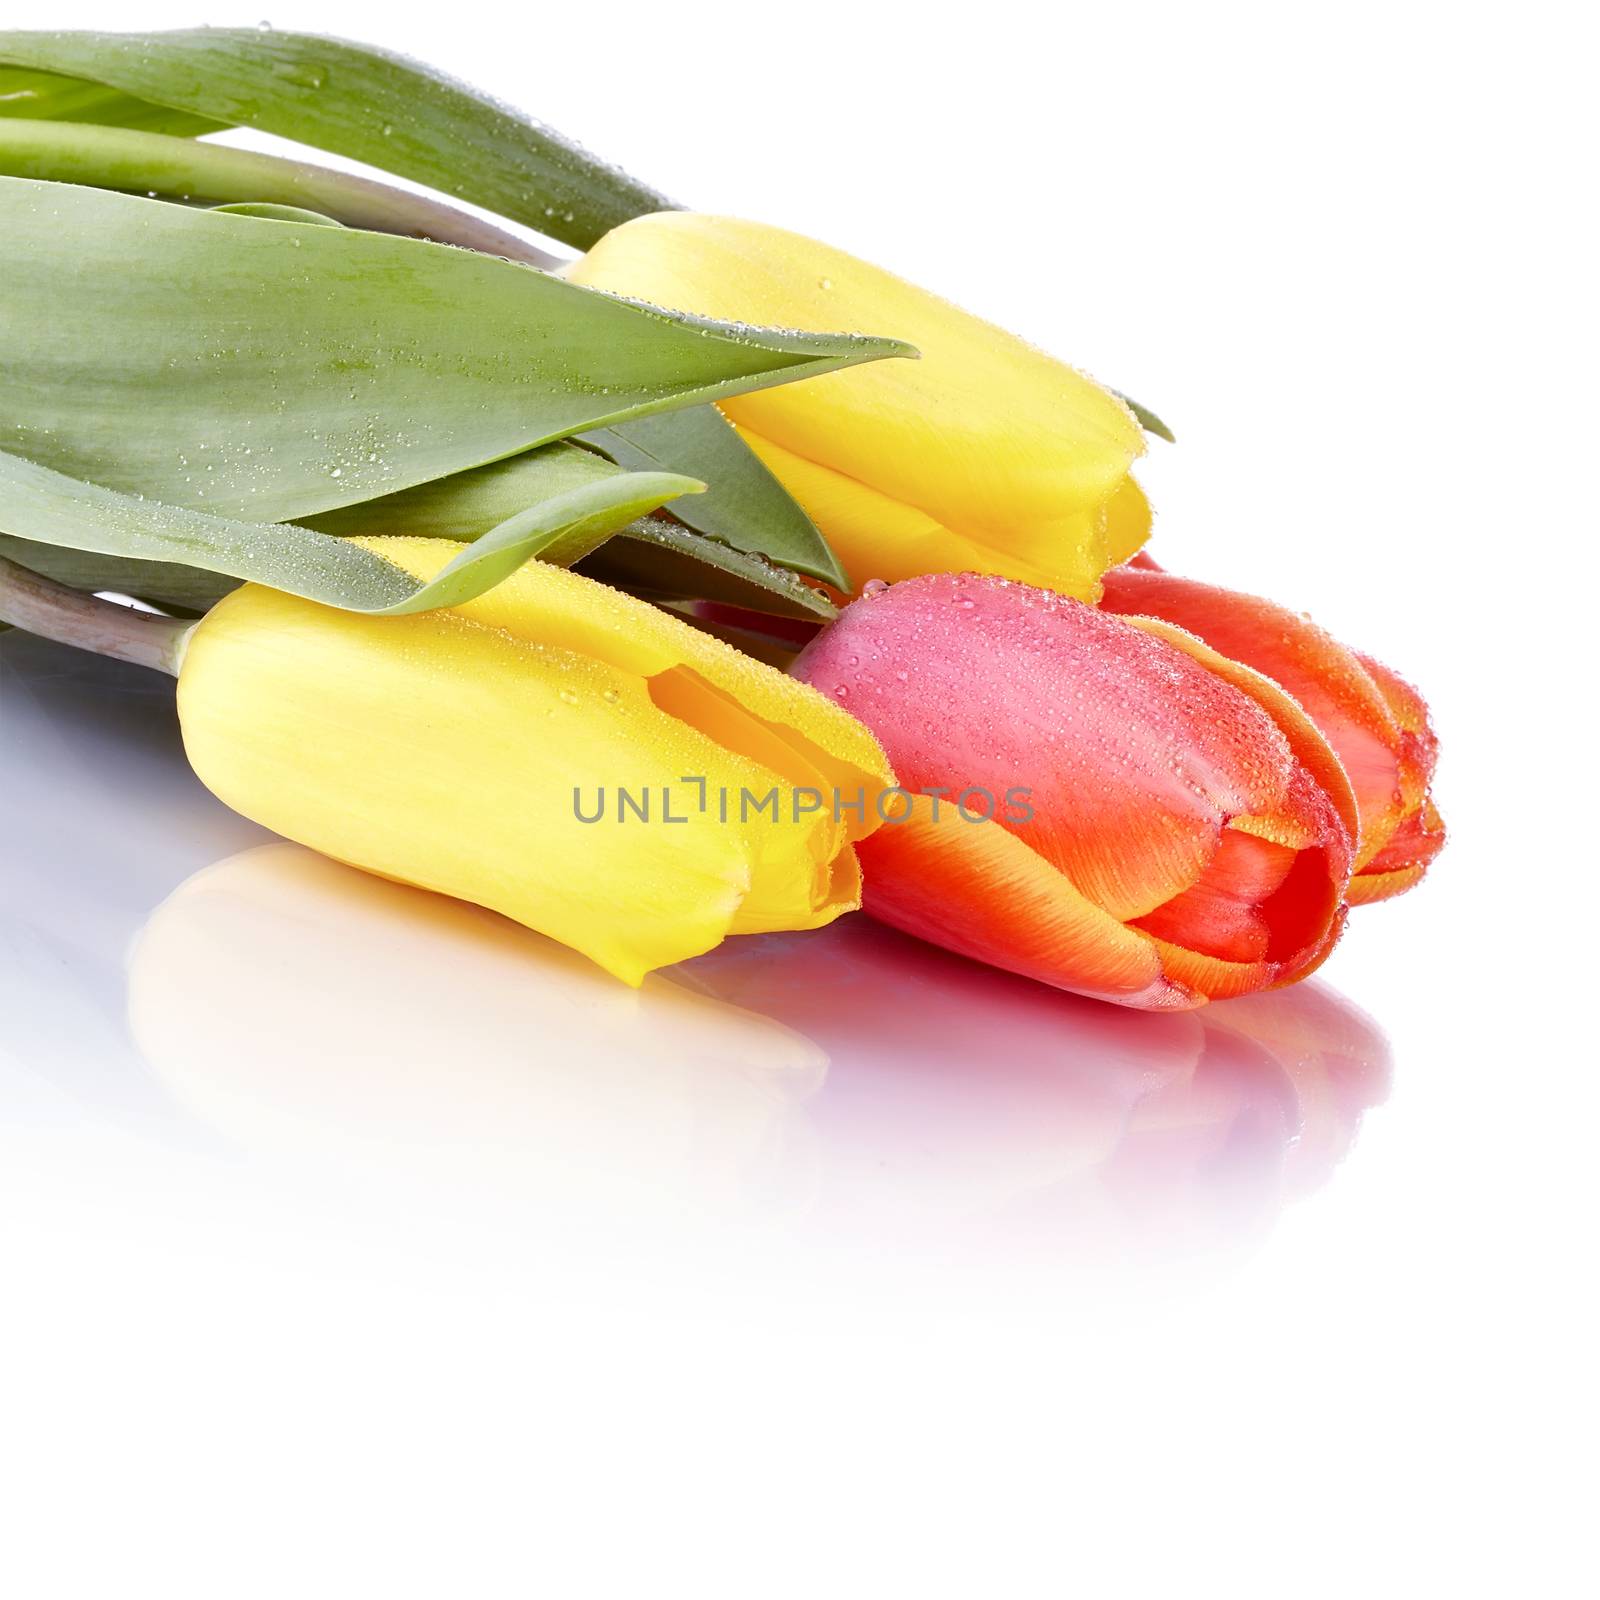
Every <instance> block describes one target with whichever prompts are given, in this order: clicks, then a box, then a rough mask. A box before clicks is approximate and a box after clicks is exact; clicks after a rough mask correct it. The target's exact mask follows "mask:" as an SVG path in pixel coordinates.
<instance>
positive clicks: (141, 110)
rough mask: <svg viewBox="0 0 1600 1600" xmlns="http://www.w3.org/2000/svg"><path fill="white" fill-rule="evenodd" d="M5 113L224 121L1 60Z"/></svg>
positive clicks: (211, 127) (204, 128)
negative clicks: (152, 103) (4, 63)
mask: <svg viewBox="0 0 1600 1600" xmlns="http://www.w3.org/2000/svg"><path fill="white" fill-rule="evenodd" d="M0 117H37V118H39V119H41V120H50V121H66V122H95V123H105V124H108V125H110V126H113V127H119V128H149V129H150V130H152V131H153V132H157V133H172V134H195V133H215V132H217V131H218V130H219V129H220V128H222V127H223V126H224V124H223V123H220V122H212V121H211V120H210V119H209V118H207V117H196V116H193V115H191V114H190V113H189V112H187V111H174V110H173V109H172V108H171V107H170V106H154V105H151V104H150V103H149V102H148V101H147V100H136V99H134V97H133V96H132V95H126V94H123V93H122V92H121V91H120V90H118V89H111V88H108V87H107V86H106V85H105V84H103V83H91V82H89V81H87V80H86V79H83V78H68V77H63V76H62V75H61V74H60V73H56V72H35V71H33V70H32V69H31V68H28V67H7V66H0Z"/></svg>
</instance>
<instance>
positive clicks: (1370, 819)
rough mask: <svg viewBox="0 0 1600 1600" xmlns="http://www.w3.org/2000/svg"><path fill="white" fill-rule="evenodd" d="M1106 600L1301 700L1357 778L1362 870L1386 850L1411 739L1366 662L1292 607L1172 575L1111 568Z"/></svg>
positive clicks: (1400, 813)
mask: <svg viewBox="0 0 1600 1600" xmlns="http://www.w3.org/2000/svg"><path fill="white" fill-rule="evenodd" d="M1100 603H1101V605H1102V607H1103V608H1104V609H1106V610H1109V611H1115V612H1116V613H1117V614H1118V615H1124V616H1126V615H1130V614H1138V615H1142V616H1150V617H1159V618H1161V619H1162V620H1164V621H1167V622H1171V623H1174V624H1176V625H1177V626H1178V627H1180V628H1183V629H1185V630H1186V631H1188V632H1189V633H1192V634H1195V635H1197V636H1198V637H1199V638H1201V639H1204V640H1205V641H1206V643H1207V644H1209V645H1211V646H1212V647H1213V648H1214V649H1216V650H1218V651H1220V652H1221V653H1222V654H1223V655H1224V656H1227V657H1228V658H1230V659H1231V660H1234V661H1241V662H1243V663H1244V664H1245V665H1246V666H1250V667H1253V668H1255V670H1256V671H1258V672H1262V673H1265V674H1266V676H1267V677H1269V678H1271V679H1272V680H1273V682H1275V683H1277V684H1278V685H1280V686H1281V687H1282V688H1284V689H1286V690H1287V691H1288V692H1289V693H1290V694H1291V695H1293V696H1294V698H1295V699H1296V700H1298V701H1299V703H1300V705H1301V706H1302V707H1303V708H1304V710H1305V711H1306V713H1307V714H1308V715H1309V716H1310V718H1311V720H1312V721H1313V722H1314V723H1315V724H1316V725H1317V727H1318V729H1319V730H1320V731H1321V733H1322V735H1323V737H1324V738H1325V739H1326V740H1327V741H1328V743H1329V744H1330V745H1331V746H1332V747H1333V749H1334V752H1335V753H1336V754H1337V755H1338V757H1339V761H1340V763H1341V765H1342V766H1343V767H1344V770H1345V773H1346V775H1347V776H1348V778H1349V780H1350V785H1351V788H1352V790H1353V791H1354V794H1355V799H1356V805H1357V809H1358V813H1359V820H1360V833H1359V847H1358V849H1357V853H1356V862H1357V864H1358V865H1360V864H1363V863H1365V862H1366V861H1368V860H1370V859H1371V858H1372V857H1373V856H1374V855H1376V854H1377V852H1378V851H1379V850H1380V849H1382V847H1383V845H1384V844H1385V843H1386V842H1387V841H1388V839H1389V837H1390V836H1391V835H1392V834H1393V833H1394V831H1395V829H1396V828H1397V827H1398V826H1399V825H1400V822H1401V820H1402V818H1403V817H1404V815H1405V812H1406V809H1407V805H1408V801H1407V799H1406V797H1405V795H1404V794H1403V792H1402V791H1403V787H1404V786H1403V784H1402V781H1401V772H1400V768H1401V762H1402V745H1403V743H1404V739H1403V735H1402V724H1401V723H1400V722H1399V721H1398V720H1397V718H1396V715H1395V713H1394V711H1393V710H1392V709H1391V704H1390V697H1389V696H1388V694H1387V693H1386V692H1385V689H1384V686H1383V684H1382V683H1381V682H1379V681H1375V674H1373V673H1372V672H1371V671H1370V670H1369V664H1368V663H1367V662H1366V661H1365V660H1364V658H1362V657H1360V656H1358V655H1356V653H1355V652H1354V651H1352V650H1348V649H1346V648H1345V647H1344V646H1343V645H1342V644H1340V643H1339V641H1338V640H1337V639H1335V638H1334V637H1333V636H1332V635H1331V634H1329V633H1328V632H1326V631H1325V630H1324V629H1322V628H1319V627H1318V626H1317V625H1316V624H1315V623H1313V622H1311V621H1309V620H1308V619H1307V618H1305V617H1303V616H1301V615H1299V614H1298V613H1296V612H1293V611H1290V610H1289V609H1288V608H1287V607H1284V606H1280V605H1275V604H1274V603H1273V602H1272V601H1270V600H1263V599H1260V598H1259V597H1257V596H1256V595H1249V594H1239V593H1236V592H1234V591H1233V590H1231V589H1221V588H1217V587H1215V586H1213V585H1211V584H1205V583H1196V582H1194V581H1193V580H1192V579H1189V578H1180V577H1177V576H1176V575H1174V574H1173V573H1170V572H1161V571H1157V570H1151V569H1148V568H1139V567H1135V568H1128V567H1122V568H1119V569H1117V570H1115V571H1113V572H1108V573H1107V574H1106V576H1105V593H1104V595H1103V597H1102V599H1101V602H1100ZM1391 676H1392V675H1391ZM1410 803H1414V801H1413V802H1410Z"/></svg>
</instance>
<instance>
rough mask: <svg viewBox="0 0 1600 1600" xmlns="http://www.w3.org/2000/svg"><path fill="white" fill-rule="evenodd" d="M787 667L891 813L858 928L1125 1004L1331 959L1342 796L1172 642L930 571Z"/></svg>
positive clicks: (1284, 977)
mask: <svg viewBox="0 0 1600 1600" xmlns="http://www.w3.org/2000/svg"><path fill="white" fill-rule="evenodd" d="M794 671H795V672H796V674H797V675H798V676H800V677H802V678H804V679H805V680H806V681H807V682H809V683H812V684H814V685H815V686H816V687H817V688H819V689H821V690H822V691H823V692H824V693H825V694H828V695H831V696H832V697H833V698H834V699H835V700H837V701H838V702H839V704H840V705H842V706H845V707H847V708H848V709H849V710H851V711H853V712H854V713H855V714H856V715H857V716H858V717H860V718H861V720H862V721H863V722H865V723H866V724H867V726H868V727H869V728H871V729H872V731H873V732H874V733H875V734H876V735H877V736H878V738H879V740H880V741H881V742H882V744H883V747H884V750H885V752H886V753H887V755H888V757H889V759H890V761H891V763H892V764H893V766H894V768H895V771H896V772H897V773H898V775H899V781H900V784H901V785H902V786H904V788H905V789H906V790H907V791H910V792H911V793H912V794H913V795H914V796H915V798H914V799H912V800H911V801H909V802H908V803H907V805H906V808H905V810H906V815H905V819H904V820H899V821H895V820H891V821H890V823H889V824H888V825H887V826H885V827H883V828H882V829H880V830H879V831H878V833H876V834H875V835H874V836H873V837H872V838H871V839H870V840H867V841H865V842H864V843H863V845H862V847H861V862H862V870H863V872H864V873H865V875H866V891H865V898H864V905H865V908H866V910H867V911H869V912H870V913H872V915H874V916H876V917H878V918H880V919H881V920H882V921H885V922H888V923H891V924H893V925H894V926H895V927H898V928H902V929H904V930H905V931H906V932H908V933H915V934H918V935H920V936H921V937H922V938H925V939H929V940H931V941H932V942H933V943H935V944H940V945H943V946H945V947H946V948H947V949H950V950H955V951H957V952H958V953H960V954H962V955H967V956H972V957H974V958H976V959H977V960H980V961H987V962H990V963H991V964H993V965H995V966H1000V967H1005V968H1007V969H1008V970H1010V971H1012V972H1018V973H1022V974H1023V975H1025V976H1027V977H1032V978H1038V979H1040V980H1041V981H1043V982H1045V983H1050V984H1054V985H1055V986H1056V987H1058V988H1062V989H1072V990H1075V991H1077V992H1078V993H1080V994H1087V995H1093V996H1096V997H1098V998H1100V999H1105V1000H1114V1001H1117V1002H1119V1003H1121V1004H1123V1005H1131V1006H1139V1007H1144V1008H1148V1009H1158V1008H1183V1007H1189V1006H1196V1005H1201V1004H1203V1003H1204V1002H1205V1001H1207V1000H1213V999H1222V998H1225V997H1227V996H1231V995H1239V994H1246V993H1249V992H1251V991H1253V990H1257V989H1263V988H1270V987H1274V986H1276V985H1280V984H1284V983H1289V982H1292V981H1293V980H1294V979H1296V978H1301V977H1304V976H1305V975H1306V974H1307V973H1309V972H1311V971H1312V970H1313V969H1314V968H1315V967H1316V966H1317V965H1318V964H1319V963H1320V962H1321V960H1322V959H1323V958H1324V957H1325V956H1326V955H1327V953H1328V951H1329V950H1330V949H1331V948H1332V946H1333V942H1334V939H1335V937H1336V936H1337V934H1338V932H1339V929H1340V926H1341V923H1342V920H1343V909H1342V907H1343V900H1344V893H1345V887H1346V885H1347V883H1348V882H1349V876H1350V855H1351V849H1352V844H1351V841H1352V839H1353V838H1354V835H1355V829H1356V820H1355V803H1354V799H1353V797H1352V795H1351V793H1350V787H1349V784H1348V782H1347V781H1346V779H1345V776H1344V773H1343V771H1342V770H1341V768H1340V766H1339V763H1338V761H1337V759H1336V758H1335V757H1334V755H1333V752H1332V751H1331V750H1330V749H1329V747H1328V744H1327V742H1326V741H1325V740H1324V739H1323V737H1322V735H1321V734H1319V733H1318V732H1317V730H1316V728H1315V727H1314V726H1313V725H1312V723H1311V721H1310V719H1309V718H1308V717H1307V716H1306V714H1305V713H1304V712H1303V711H1302V710H1301V709H1300V707H1299V706H1298V705H1297V704H1296V703H1295V702H1294V700H1293V699H1291V698H1290V697H1289V696H1288V695H1287V694H1285V693H1284V691H1283V690H1282V689H1280V688H1279V687H1278V686H1277V685H1276V684H1274V683H1273V682H1271V680H1269V679H1267V678H1265V677H1263V676H1262V675H1261V674H1259V673H1257V672H1254V671H1252V670H1251V669H1250V668H1248V667H1244V666H1241V665H1239V664H1238V663H1236V662H1233V661H1229V660H1228V659H1226V658H1225V657H1223V656H1220V655H1218V654H1217V653H1216V652H1215V651H1214V650H1212V649H1210V648H1209V647H1208V646H1207V645H1205V644H1204V643H1202V642H1201V641H1200V640H1198V639H1196V638H1194V637H1193V636H1192V635H1190V634H1186V633H1184V632H1183V631H1182V630H1180V629H1177V628H1173V627H1171V626H1169V625H1168V624H1166V623H1163V622H1159V621H1151V620H1148V619H1143V618H1134V619H1130V620H1127V621H1125V620H1123V619H1121V618H1119V617H1113V616H1110V615H1108V614H1107V613H1105V612H1103V611H1100V610H1097V609H1095V608H1094V607H1092V606H1087V605H1083V604H1081V603H1079V602H1077V601H1074V600H1069V599H1064V598H1062V597H1060V596H1058V595H1054V594H1049V593H1046V592H1044V591H1041V590H1038V589H1032V588H1029V587H1027V586H1025V585H1021V584H1013V583H1009V582H1007V581H1005V580H1003V579H996V578H983V577H978V576H975V575H973V574H970V573H966V574H961V575H959V576H958V575H953V574H936V575H933V576H929V577H924V578H919V579H915V580H913V581H911V582H908V583H903V584H899V585H896V586H895V587H893V588H890V589H888V590H886V591H884V592H883V593H881V594H877V595H869V596H866V597H864V598H862V599H861V600H858V601H856V602H855V604H854V605H852V606H850V607H848V608H847V609H846V610H845V612H844V614H843V616H842V617H841V618H840V620H839V621H838V622H837V623H835V624H834V625H833V626H832V627H830V628H829V629H827V630H826V631H825V632H824V633H823V634H822V635H821V636H820V637H819V638H818V639H817V640H816V641H815V642H814V643H813V644H811V645H810V646H808V647H807V649H806V650H805V651H804V652H803V653H802V655H801V656H800V657H799V659H798V660H797V661H796V663H795V667H794ZM892 815H893V813H891V817H892Z"/></svg>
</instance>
